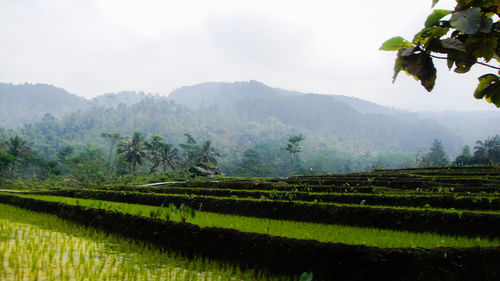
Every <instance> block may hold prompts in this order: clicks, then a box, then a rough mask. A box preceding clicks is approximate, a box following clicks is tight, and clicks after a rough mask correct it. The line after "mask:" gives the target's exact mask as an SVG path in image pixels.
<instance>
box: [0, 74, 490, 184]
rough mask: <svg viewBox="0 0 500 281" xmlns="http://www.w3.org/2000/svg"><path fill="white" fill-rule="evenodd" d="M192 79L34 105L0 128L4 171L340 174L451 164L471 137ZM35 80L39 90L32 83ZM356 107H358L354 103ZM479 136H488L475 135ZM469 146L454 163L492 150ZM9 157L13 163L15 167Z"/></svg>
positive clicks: (389, 114)
mask: <svg viewBox="0 0 500 281" xmlns="http://www.w3.org/2000/svg"><path fill="white" fill-rule="evenodd" d="M4 86H5V85H4ZM7 86H9V87H11V88H15V89H16V91H15V93H17V95H21V94H22V93H23V92H30V94H31V95H38V96H37V97H38V99H39V103H51V102H52V101H53V99H56V100H60V101H61V102H62V101H63V100H64V99H62V98H61V97H60V96H57V95H52V96H51V95H47V94H46V92H47V91H48V90H47V89H50V88H52V89H53V90H54V91H55V92H56V93H58V94H59V95H63V96H64V95H68V96H69V97H73V96H72V95H71V94H68V93H66V92H65V91H63V90H62V89H58V88H55V87H51V86H47V85H29V84H25V85H17V86H16V85H11V84H7ZM198 87H199V89H198V90H196V88H197V86H191V87H186V88H180V89H177V90H176V91H174V92H173V93H172V95H171V96H170V97H169V98H166V97H161V96H159V95H147V94H144V93H138V94H137V93H134V92H124V93H115V94H107V95H103V96H99V97H97V98H94V99H93V100H91V101H88V102H87V103H86V104H85V106H83V104H84V103H80V102H78V106H80V108H79V109H78V107H74V108H76V109H75V110H67V111H64V112H61V111H58V112H54V111H50V110H48V109H47V110H45V111H44V110H40V109H39V108H36V107H34V108H33V109H32V110H31V111H33V112H32V114H34V113H37V114H39V116H41V117H40V119H39V120H38V121H34V122H31V123H29V122H25V124H24V125H23V126H18V127H17V128H12V127H15V126H11V125H7V124H4V125H3V126H4V128H3V129H0V142H2V143H3V144H4V145H3V148H2V151H3V156H2V157H3V158H2V159H3V160H2V161H3V162H1V163H4V164H3V166H4V171H3V174H4V175H5V176H9V175H10V177H15V176H18V177H24V178H27V177H28V178H29V177H42V178H43V177H48V176H51V175H53V176H58V175H61V176H68V175H74V174H78V173H80V174H82V173H83V174H87V175H88V176H90V175H101V176H102V180H105V179H106V178H111V177H113V176H119V175H126V174H131V173H132V174H136V175H141V174H150V173H160V172H162V171H168V170H174V169H175V170H176V171H180V170H186V171H187V170H189V168H193V167H195V166H196V165H197V164H200V163H208V164H212V165H213V166H216V167H217V168H218V171H219V172H221V173H223V174H226V175H238V176H274V177H276V176H289V175H291V174H297V173H302V174H306V173H332V172H335V173H343V172H355V171H367V170H371V169H373V168H401V167H415V166H418V165H435V164H439V165H442V164H449V163H451V162H452V160H453V159H452V158H454V156H456V155H458V154H460V151H461V150H462V147H463V146H464V145H465V144H467V143H465V142H464V140H463V138H462V137H461V136H460V134H459V133H457V132H456V131H453V130H451V129H448V128H446V127H445V126H443V125H441V124H439V123H438V122H435V121H432V120H430V119H425V120H421V119H419V118H408V117H404V116H406V115H405V114H404V113H401V112H400V111H397V110H393V109H390V108H384V107H381V106H378V105H374V104H370V103H369V102H363V101H360V100H357V99H353V98H347V97H344V99H343V100H342V99H338V98H335V96H328V95H318V94H301V93H298V92H290V91H284V90H279V89H274V88H270V87H267V86H265V85H264V84H262V83H259V82H255V81H250V82H238V83H208V84H201V85H199V86H198ZM38 88H40V89H42V90H41V91H39V92H38ZM205 91H206V92H205ZM204 93H207V95H204ZM75 97H76V96H75ZM2 99H3V94H2ZM26 99H29V96H28V97H27V98H26ZM218 101H220V102H218ZM8 102H9V104H11V105H12V108H15V110H17V111H18V112H19V114H18V115H19V116H22V115H24V114H28V113H26V112H27V111H30V109H29V108H30V107H29V106H28V107H26V105H24V106H25V108H24V109H21V107H20V105H19V106H18V104H16V103H15V102H14V101H12V100H9V101H8ZM4 103H5V102H4ZM68 103H69V104H71V103H74V101H68ZM357 106H362V107H363V110H360V109H355V108H356V107H357ZM61 108H70V107H69V105H66V106H61ZM4 114H7V113H4ZM8 114H10V115H13V114H14V113H13V112H10V113H8ZM30 114H31V113H30ZM399 115H401V116H399ZM398 116H399V117H398ZM402 116H403V117H402ZM23 118H24V117H23ZM26 120H28V119H26ZM299 135H300V136H302V137H303V138H302V139H300V149H299V151H297V152H296V153H290V151H289V150H287V144H289V141H290V139H291V137H293V136H299ZM113 136H114V137H113ZM16 137H17V138H19V139H18V140H17V141H18V142H20V141H24V142H25V143H23V145H24V146H25V147H29V153H25V154H24V155H23V153H21V154H19V155H18V156H16V155H15V159H16V160H15V161H12V160H10V161H9V157H7V154H10V155H12V153H9V142H11V141H12V140H13V139H15V138H16ZM134 138H136V140H135V141H136V142H137V143H140V144H141V146H144V147H142V148H140V149H139V150H141V151H142V152H141V153H143V154H141V155H140V156H141V157H140V158H141V161H140V163H136V164H134V165H133V166H134V167H133V168H131V163H130V159H127V155H126V153H124V147H123V146H124V143H125V142H126V141H127V140H128V141H130V142H131V141H132V140H134ZM481 138H484V137H483V136H479V137H478V138H476V140H477V139H481ZM491 139H494V140H495V141H494V142H496V140H497V138H494V137H492V138H491ZM287 141H288V142H287ZM437 142H439V144H438V143H437ZM207 144H208V146H209V147H208V148H207V147H205V146H206V145H207ZM10 145H11V146H12V143H11V144H10ZM155 145H156V147H155ZM436 145H439V146H440V147H441V148H440V149H441V150H442V152H441V151H438V152H439V153H441V154H444V155H445V156H443V155H441V156H436V152H434V154H433V155H434V156H432V157H431V154H432V153H433V151H432V149H436V148H435V146H436ZM469 145H473V143H469ZM165 146H168V147H169V148H168V149H169V151H175V153H174V154H176V156H175V157H174V158H175V161H174V162H175V164H173V162H172V163H170V164H168V163H162V162H161V161H159V160H158V159H159V158H158V157H159V156H158V155H159V153H160V152H159V151H160V150H161V149H163V148H165ZM204 148H205V151H208V150H210V151H212V154H213V157H214V158H213V159H215V161H214V160H212V159H211V160H210V161H207V159H209V158H205V160H204V161H201V160H196V161H194V160H193V159H202V156H200V155H196V154H197V153H201V151H203V149H204ZM120 149H121V150H120ZM430 149H431V150H430ZM464 149H465V148H464ZM493 151H495V150H493ZM466 152H467V151H465V150H464V151H463V153H462V154H460V155H464V157H465V158H464V159H466V161H461V162H460V161H459V162H457V163H458V164H464V163H465V164H469V163H473V162H477V163H479V162H485V161H486V162H488V160H496V158H495V157H497V156H494V157H493V156H492V157H493V159H486V160H485V158H484V157H483V158H481V159H480V158H479V157H478V155H476V156H474V152H471V151H470V148H469V154H467V153H466ZM439 153H438V154H439ZM201 154H202V153H201ZM493 154H494V153H493ZM155 155H156V156H155ZM469 156H470V159H469V158H467V157H469ZM155 157H156V158H155ZM433 157H434V158H433ZM436 157H437V158H436ZM439 157H441V160H439V159H438V158H439ZM443 157H444V158H446V162H443V161H444V160H442V159H443ZM474 157H475V158H474ZM190 158H191V159H190ZM436 159H437V160H436ZM472 159H474V160H472ZM193 161H194V162H193ZM440 161H441V162H440ZM13 166H16V167H19V168H17V172H15V173H14V171H13V169H12V167H13ZM9 167H10V169H9ZM85 167H86V168H85ZM89 167H93V168H89ZM9 173H10V174H9ZM81 180H82V179H80V181H81Z"/></svg>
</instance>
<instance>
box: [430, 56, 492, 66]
mask: <svg viewBox="0 0 500 281" xmlns="http://www.w3.org/2000/svg"><path fill="white" fill-rule="evenodd" d="M430 57H432V58H435V59H441V60H447V59H452V60H455V59H454V58H447V57H439V56H436V55H432V54H431V55H430ZM460 60H465V61H469V62H473V63H477V64H480V65H483V66H486V67H491V68H493V69H497V70H500V67H498V66H494V65H491V64H487V63H484V62H480V61H477V60H467V59H462V58H461V59H460Z"/></svg>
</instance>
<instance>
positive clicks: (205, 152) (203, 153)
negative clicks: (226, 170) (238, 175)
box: [196, 140, 220, 165]
mask: <svg viewBox="0 0 500 281" xmlns="http://www.w3.org/2000/svg"><path fill="white" fill-rule="evenodd" d="M216 157H220V155H219V153H217V151H215V149H214V148H213V146H212V141H211V140H206V141H205V142H204V143H203V144H202V145H201V147H200V149H199V151H198V155H197V157H196V160H197V162H198V163H204V162H205V163H210V164H214V165H217V158H216Z"/></svg>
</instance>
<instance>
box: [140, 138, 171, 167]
mask: <svg viewBox="0 0 500 281" xmlns="http://www.w3.org/2000/svg"><path fill="white" fill-rule="evenodd" d="M161 140H162V137H160V136H153V137H152V138H151V142H145V143H144V144H145V145H146V147H147V149H148V150H149V158H150V160H151V162H152V165H151V169H150V173H154V172H155V171H157V170H158V168H159V167H161V166H163V171H164V172H165V171H166V170H167V166H168V167H170V169H172V170H176V169H177V168H176V166H177V163H178V161H179V151H178V150H177V149H176V148H173V146H172V145H171V144H168V143H164V142H162V141H161Z"/></svg>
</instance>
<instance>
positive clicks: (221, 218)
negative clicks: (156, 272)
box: [16, 194, 500, 248]
mask: <svg viewBox="0 0 500 281" xmlns="http://www.w3.org/2000/svg"><path fill="white" fill-rule="evenodd" d="M16 196H21V197H28V198H35V199H40V200H45V201H54V202H63V203H67V204H74V205H81V206H87V207H91V208H100V209H106V210H112V211H119V212H123V213H127V214H133V215H142V216H149V214H150V213H151V212H152V211H153V212H156V211H158V210H162V211H163V214H165V213H166V210H165V209H166V208H163V209H162V208H160V207H156V206H147V205H139V204H127V203H118V202H110V201H102V200H91V199H80V198H69V197H59V196H46V195H17V194H16ZM171 220H174V221H180V220H181V219H180V217H179V216H176V215H173V216H172V217H171ZM188 222H189V223H193V224H197V225H199V226H200V227H221V228H231V229H237V230H240V231H245V232H256V233H265V234H269V235H274V236H284V237H290V238H297V239H314V240H317V241H321V242H333V243H346V244H357V245H368V246H377V247H383V248H399V247H422V248H434V247H472V246H500V239H498V238H496V239H487V238H482V237H477V238H469V237H463V236H448V235H439V234H435V233H415V232H409V231H395V230H385V229H376V228H368V227H352V226H340V225H327V224H319V223H306V222H296V221H285V220H273V219H262V218H252V217H243V216H233V215H224V214H217V213H209V212H200V211H198V212H196V215H195V217H194V218H189V219H188Z"/></svg>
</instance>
